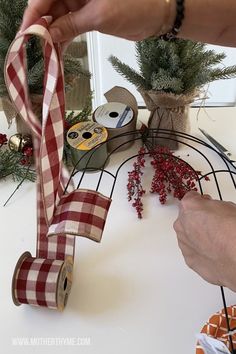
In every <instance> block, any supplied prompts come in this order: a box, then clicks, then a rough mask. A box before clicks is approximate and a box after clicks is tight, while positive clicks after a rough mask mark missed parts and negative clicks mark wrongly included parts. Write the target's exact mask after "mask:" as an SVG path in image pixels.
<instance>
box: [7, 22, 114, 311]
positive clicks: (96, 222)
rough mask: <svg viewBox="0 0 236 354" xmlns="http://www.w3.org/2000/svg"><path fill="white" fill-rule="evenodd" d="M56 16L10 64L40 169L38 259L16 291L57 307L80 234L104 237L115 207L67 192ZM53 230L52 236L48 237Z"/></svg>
mask: <svg viewBox="0 0 236 354" xmlns="http://www.w3.org/2000/svg"><path fill="white" fill-rule="evenodd" d="M51 20H52V19H51V18H50V17H43V18H41V19H40V20H39V21H38V22H37V23H35V24H34V25H32V26H30V27H29V28H28V29H27V30H26V31H25V32H24V33H19V34H18V35H17V36H16V39H15V41H14V42H13V43H12V45H11V47H10V49H9V53H8V56H7V58H6V67H5V80H6V84H7V87H8V91H9V95H10V97H11V99H12V102H14V104H15V106H16V110H17V111H18V112H19V114H20V115H21V116H22V118H23V119H24V120H25V122H26V123H27V124H28V125H29V126H30V128H31V129H32V132H33V137H34V151H35V161H36V170H37V172H38V180H37V218H38V231H37V252H36V257H37V258H36V259H33V258H28V259H26V260H24V262H23V263H21V265H20V266H19V267H20V269H19V270H18V272H17V274H18V276H17V279H15V287H16V288H15V289H14V293H16V294H15V298H17V299H18V300H17V301H19V302H20V303H29V304H33V305H38V306H47V307H53V306H54V307H55V302H54V300H55V299H53V300H52V294H51V293H50V291H49V292H48V291H47V289H48V288H50V289H53V290H52V293H53V292H55V293H54V296H55V298H56V288H55V284H54V281H55V280H56V278H57V276H58V272H59V266H61V264H63V261H65V260H68V259H72V260H73V258H74V247H75V237H74V236H75V235H80V234H81V235H82V236H86V237H88V238H90V239H92V240H95V241H100V239H101V236H102V231H103V228H104V224H105V218H106V215H107V211H108V208H109V205H110V200H109V199H108V198H106V197H103V196H102V195H101V194H99V193H96V192H92V191H88V192H86V191H83V192H80V191H74V192H72V193H71V194H65V195H64V190H65V185H66V184H67V181H68V177H67V176H66V174H67V172H66V170H65V168H64V167H63V166H62V157H63V146H64V114H65V95H64V71H63V66H62V60H61V52H60V48H59V45H57V44H54V43H53V42H52V39H51V37H50V33H49V31H48V26H49V24H50V22H51ZM30 35H37V36H39V37H40V38H41V39H42V42H43V43H44V45H43V49H44V58H45V79H44V95H43V107H42V123H41V122H40V121H39V119H38V118H37V117H36V116H35V114H34V112H33V111H32V105H31V102H30V97H29V93H28V82H27V74H26V72H27V63H26V53H25V44H26V42H27V41H28V39H29V38H30ZM70 187H71V185H70ZM78 208H79V209H78ZM57 222H58V225H57V224H56V223H57ZM90 223H91V225H90V226H89V224H90ZM85 225H86V226H85ZM49 228H50V238H48V237H47V235H48V231H49ZM53 230H54V231H55V232H54V231H53ZM58 230H59V232H58ZM67 231H69V232H68V233H67ZM86 232H87V234H86ZM61 262H62V263H61ZM53 277H54V278H53ZM52 278H53V279H54V280H52ZM53 284H54V285H53ZM53 286H54V287H53ZM53 304H54V305H53Z"/></svg>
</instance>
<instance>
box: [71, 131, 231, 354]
mask: <svg viewBox="0 0 236 354" xmlns="http://www.w3.org/2000/svg"><path fill="white" fill-rule="evenodd" d="M120 138H122V141H123V142H122V143H121V144H117V147H116V148H115V149H114V150H113V151H111V152H110V153H109V154H108V156H107V159H106V161H105V162H104V165H103V167H102V168H101V169H97V168H96V169H95V168H94V169H93V168H88V167H85V169H84V170H82V171H78V167H79V164H80V163H81V161H82V160H83V159H86V155H87V154H89V153H91V152H92V153H91V155H90V156H89V158H88V160H87V162H86V166H88V165H89V162H90V159H91V158H92V156H93V154H95V153H96V151H97V150H98V149H99V148H100V147H101V146H102V145H103V144H107V143H109V142H110V141H112V140H114V139H115V140H119V139H120ZM157 138H161V139H166V140H173V141H175V142H177V143H178V145H179V146H181V145H182V146H184V147H186V148H187V149H189V150H188V151H189V152H194V153H196V154H197V156H198V157H199V158H201V159H202V160H203V161H204V162H205V164H206V166H207V171H204V173H202V174H201V175H200V176H197V183H198V187H199V191H200V193H201V194H204V185H203V181H204V180H205V178H206V177H210V178H211V181H212V182H214V185H215V187H216V191H217V199H218V200H221V201H222V200H223V196H222V189H221V182H220V181H219V176H220V175H221V174H226V175H227V176H228V182H231V184H232V185H231V187H232V188H233V189H234V190H236V168H235V166H234V165H233V163H232V162H230V161H229V160H227V159H226V157H225V156H224V155H222V154H221V153H220V152H219V151H218V150H216V149H215V148H214V147H213V146H212V145H210V144H208V143H206V142H205V141H203V140H201V139H199V138H197V137H195V136H192V135H190V134H187V133H183V132H180V131H175V130H174V131H173V130H172V131H171V135H170V130H169V129H145V130H142V129H141V130H135V131H130V132H126V133H123V134H120V135H117V136H115V137H113V138H110V139H108V140H107V141H106V142H103V143H101V144H99V145H97V146H96V147H94V148H93V149H92V150H90V151H88V152H86V153H85V154H84V155H83V156H82V157H81V158H80V159H79V160H78V162H77V164H76V165H75V166H74V168H73V170H72V173H71V175H70V179H69V182H70V181H71V179H72V178H74V177H75V176H76V175H77V174H79V173H80V174H81V176H80V178H79V182H78V183H77V186H76V188H77V189H79V188H80V186H81V183H82V182H83V180H84V179H85V176H86V174H87V173H89V172H93V171H96V172H97V184H96V191H97V192H98V191H99V188H100V186H101V182H102V179H103V177H104V175H105V174H107V175H109V176H110V177H111V178H112V179H113V183H112V187H111V191H110V195H109V197H110V198H112V196H113V193H114V189H115V185H116V182H117V179H118V177H119V173H120V171H121V169H122V167H123V166H124V165H125V164H126V163H127V162H129V161H130V160H132V159H134V158H136V157H138V156H139V154H138V153H137V154H133V155H131V156H130V155H129V154H128V151H126V153H127V158H126V159H125V160H124V161H122V162H121V163H120V164H119V165H118V167H117V169H116V172H115V173H112V172H111V171H109V170H108V168H107V167H105V166H107V163H108V161H109V159H110V157H111V156H112V155H113V154H114V153H115V152H117V151H119V149H121V148H123V149H124V148H125V145H126V144H127V145H128V144H130V142H132V141H133V142H135V141H136V142H141V143H142V144H143V145H145V146H146V147H147V149H148V150H149V149H150V148H151V147H153V146H154V141H155V142H156V139H157ZM124 139H125V140H126V141H125V142H124ZM204 150H205V152H204ZM212 153H213V154H216V157H217V160H218V161H219V162H220V163H221V167H220V168H214V163H212V162H211V161H210V158H209V157H208V156H207V155H208V154H212ZM148 154H149V152H147V153H144V155H148ZM174 156H175V158H176V159H179V160H181V161H183V162H184V163H185V164H187V165H188V167H190V168H191V169H192V170H193V171H196V170H195V169H194V168H193V167H192V166H191V164H189V163H188V162H186V161H185V160H183V159H182V158H181V157H178V156H176V155H174ZM108 167H109V166H108ZM69 182H68V184H67V186H66V188H65V192H66V191H67V189H68V187H69ZM220 293H221V297H222V302H223V308H224V313H225V317H226V325H227V331H228V333H232V332H233V331H235V330H236V328H231V327H230V316H229V314H228V309H227V303H226V296H225V291H224V287H223V286H220ZM228 338H229V339H228V340H229V347H230V350H231V353H232V354H236V343H234V342H233V337H232V335H231V334H229V335H228Z"/></svg>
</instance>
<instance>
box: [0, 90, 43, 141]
mask: <svg viewBox="0 0 236 354" xmlns="http://www.w3.org/2000/svg"><path fill="white" fill-rule="evenodd" d="M42 100H43V96H42V95H31V102H32V106H33V111H34V113H35V114H36V116H37V117H39V119H41V115H42ZM2 107H3V110H4V113H5V115H6V118H7V121H8V125H9V126H11V124H12V122H13V120H14V119H15V120H16V131H17V133H20V134H23V135H25V134H31V131H30V128H29V127H28V126H27V125H26V124H25V122H24V121H23V119H22V118H21V116H20V114H19V113H17V112H16V109H15V106H14V104H13V103H12V102H11V100H10V98H9V97H4V98H2Z"/></svg>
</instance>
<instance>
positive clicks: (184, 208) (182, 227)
mask: <svg viewBox="0 0 236 354" xmlns="http://www.w3.org/2000/svg"><path fill="white" fill-rule="evenodd" d="M174 230H175V231H176V234H177V238H178V244H179V247H180V249H181V251H182V253H183V256H184V259H185V262H186V264H187V265H188V266H189V267H190V268H192V269H193V270H194V271H195V272H197V273H198V274H199V275H200V276H201V277H202V278H204V279H205V280H206V281H208V282H210V283H212V284H216V285H222V286H226V287H228V288H230V289H231V290H233V291H236V205H235V204H234V203H232V202H222V201H217V200H213V199H211V197H210V196H201V195H200V194H198V193H197V192H188V193H187V194H186V195H185V197H184V198H183V199H182V201H181V202H180V206H179V216H178V218H177V220H176V221H175V223H174Z"/></svg>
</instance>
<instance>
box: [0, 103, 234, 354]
mask: <svg viewBox="0 0 236 354" xmlns="http://www.w3.org/2000/svg"><path fill="white" fill-rule="evenodd" d="M197 113H198V110H197V109H192V110H191V121H192V126H193V133H195V134H196V135H197V136H198V137H201V138H203V137H202V136H201V134H200V133H199V132H198V131H197V130H196V126H197V124H199V125H200V126H201V127H203V128H205V129H207V130H208V131H209V132H210V133H211V134H214V135H215V137H216V138H218V139H220V140H221V142H222V143H223V144H227V146H228V147H229V148H231V150H233V152H234V153H236V145H235V139H234V136H235V130H236V120H235V118H234V117H235V114H236V109H233V108H232V109H230V108H228V109H213V108H212V109H208V111H207V114H206V113H205V112H204V111H202V112H201V113H200V116H199V119H198V121H197ZM143 115H144V112H142V114H141V118H142V116H143ZM146 116H147V114H146ZM0 118H1V119H0V127H1V129H0V131H1V132H2V131H4V129H5V130H6V124H5V119H4V115H3V114H1V115H0ZM222 130H224V134H222ZM136 149H137V147H136V148H134V150H132V149H131V150H129V151H126V152H122V153H118V154H116V155H114V157H113V159H111V161H110V163H109V166H108V168H109V170H111V171H115V170H116V168H117V166H118V165H119V163H120V162H121V161H123V160H124V159H125V158H127V156H130V155H131V154H133V153H135V152H136V151H137V150H136ZM179 154H180V155H181V156H182V157H183V158H184V159H187V161H188V162H190V163H191V164H192V165H193V166H195V167H197V169H198V168H199V169H201V168H202V169H203V171H204V168H205V164H204V163H203V162H202V159H201V158H199V156H196V155H195V154H193V153H192V151H191V152H190V153H189V151H188V150H186V149H182V150H180V151H179ZM188 154H189V156H188ZM208 157H209V158H210V160H211V161H212V162H213V163H214V166H215V167H220V166H219V165H220V160H219V157H217V156H216V154H213V153H212V152H209V151H208ZM131 164H132V163H131V162H130V164H128V165H126V166H125V167H124V168H123V169H122V170H121V173H120V175H119V179H118V182H117V185H116V188H115V192H114V195H113V202H112V205H111V209H110V212H109V215H108V220H107V224H106V227H105V231H104V234H103V239H102V242H101V244H96V243H94V242H92V241H89V240H87V239H83V238H78V239H77V243H76V252H75V255H76V256H75V267H74V281H73V287H72V293H71V295H70V297H69V301H68V305H67V307H66V309H65V311H64V312H63V313H58V312H56V311H53V310H48V309H43V308H35V307H30V306H27V305H22V306H20V307H16V306H15V305H14V304H13V302H12V299H11V278H12V274H13V271H14V267H15V264H16V262H17V260H18V257H19V256H20V255H21V254H22V253H23V252H25V251H26V250H29V251H30V252H32V255H35V244H36V203H35V185H34V184H33V183H24V184H23V186H22V187H21V189H20V190H19V191H18V192H17V193H16V194H15V196H14V197H13V198H12V199H11V201H10V203H9V204H8V205H7V207H5V208H4V207H3V206H2V205H3V203H4V202H5V201H6V199H7V198H8V197H9V195H10V194H11V193H12V191H13V190H14V188H15V186H16V184H14V183H12V181H11V180H8V181H6V182H3V181H1V184H0V220H1V223H0V225H1V231H0V235H1V250H0V328H1V331H0V342H1V352H2V353H4V354H15V353H17V354H21V353H22V354H32V353H35V354H43V353H50V354H54V353H55V354H65V353H70V354H74V353H76V354H78V353H79V354H111V353H112V354H121V353H123V354H144V353H145V354H154V353H158V354H173V353H174V354H194V352H195V334H196V333H198V332H199V331H200V329H201V327H202V326H203V324H204V323H205V321H206V320H207V319H208V317H209V316H210V315H211V314H213V313H215V312H216V311H218V310H220V309H221V308H222V300H221V296H220V289H219V288H218V287H216V286H212V285H210V284H207V283H206V282H204V281H203V280H202V279H201V278H200V277H199V276H198V275H196V274H195V273H194V272H193V271H191V270H190V269H188V268H187V266H186V265H185V263H184V260H183V257H182V254H181V252H180V250H179V248H178V245H177V241H176V236H175V233H174V231H173V228H172V224H173V221H174V220H175V218H176V216H177V213H178V208H177V202H176V201H173V200H172V199H170V200H169V202H168V203H167V204H166V205H165V206H161V205H160V204H159V203H158V201H157V200H156V198H155V197H154V196H150V195H149V194H147V196H146V197H145V213H144V218H143V219H142V221H140V220H138V219H137V217H136V214H135V212H134V211H133V209H132V207H131V206H130V205H129V204H128V202H127V199H126V183H127V171H128V170H130V169H131ZM149 172H150V173H149ZM150 176H151V171H150V169H148V168H147V169H146V178H147V179H146V184H147V182H148V181H149V180H150ZM97 179H98V176H97V174H90V175H87V176H86V179H85V180H84V185H83V186H84V187H87V188H88V187H89V188H94V187H96V183H97ZM220 184H221V189H222V192H223V197H224V198H225V199H226V200H227V199H231V200H234V201H236V193H235V190H234V189H232V184H231V182H230V181H229V180H228V178H227V176H225V175H223V176H222V179H221V180H220ZM147 187H148V186H147ZM110 188H111V181H110V180H109V179H108V180H106V179H105V180H104V181H103V184H102V186H101V189H100V190H101V192H103V193H104V194H106V195H108V193H109V191H110ZM205 188H206V189H205V192H209V193H211V194H212V195H213V196H216V190H215V187H214V183H213V182H206V185H205ZM147 190H148V189H147ZM226 294H227V302H228V304H229V305H232V304H235V303H236V294H234V293H232V292H230V291H226ZM14 337H20V338H21V337H27V338H34V337H36V338H41V337H43V338H48V337H53V338H58V337H59V338H71V337H73V338H74V337H80V338H82V337H89V338H90V340H91V345H90V346H86V347H74V346H68V347H66V346H34V347H30V346H13V345H12V338H14Z"/></svg>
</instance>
